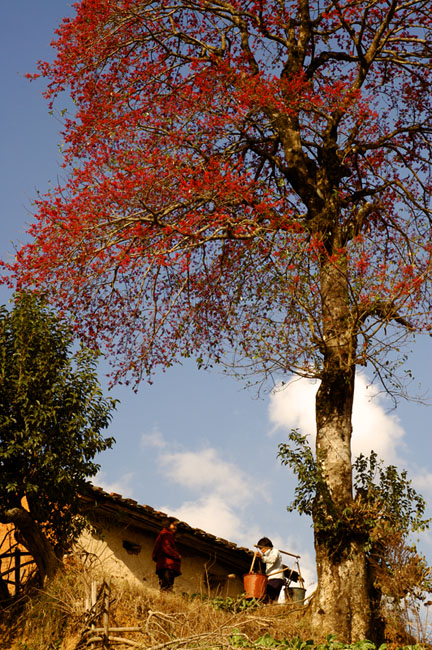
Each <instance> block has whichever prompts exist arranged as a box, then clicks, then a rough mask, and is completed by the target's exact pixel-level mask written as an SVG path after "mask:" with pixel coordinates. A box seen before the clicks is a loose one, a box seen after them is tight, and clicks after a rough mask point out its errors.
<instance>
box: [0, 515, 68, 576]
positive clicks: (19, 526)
mask: <svg viewBox="0 0 432 650" xmlns="http://www.w3.org/2000/svg"><path fill="white" fill-rule="evenodd" d="M0 519H1V520H2V521H3V522H5V523H6V522H7V523H13V524H14V525H15V527H16V532H15V538H16V540H17V542H19V543H20V544H23V546H25V547H26V549H27V550H28V552H29V553H30V554H31V555H32V556H33V559H34V561H35V562H36V566H37V568H38V571H39V576H40V579H41V582H42V583H43V582H44V580H45V578H52V577H53V576H54V575H55V573H56V571H57V569H58V568H59V566H60V564H61V562H60V560H59V559H58V557H57V556H56V554H55V553H54V549H53V547H52V544H51V543H50V542H49V540H48V539H47V538H46V537H45V535H44V534H43V532H42V531H41V529H40V528H39V526H38V524H37V523H36V522H35V521H34V520H33V518H32V516H31V515H30V513H29V512H28V511H27V510H25V509H24V508H10V509H9V510H5V511H3V512H2V513H1V515H0Z"/></svg>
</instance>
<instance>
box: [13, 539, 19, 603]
mask: <svg viewBox="0 0 432 650" xmlns="http://www.w3.org/2000/svg"><path fill="white" fill-rule="evenodd" d="M14 558H15V576H14V578H15V596H17V595H18V594H19V591H20V582H21V551H20V549H19V547H18V546H17V547H16V548H15V551H14Z"/></svg>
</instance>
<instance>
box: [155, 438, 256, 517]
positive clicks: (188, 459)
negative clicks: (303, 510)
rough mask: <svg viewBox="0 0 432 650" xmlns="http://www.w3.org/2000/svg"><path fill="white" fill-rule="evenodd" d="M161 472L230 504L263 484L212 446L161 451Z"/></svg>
mask: <svg viewBox="0 0 432 650" xmlns="http://www.w3.org/2000/svg"><path fill="white" fill-rule="evenodd" d="M159 462H160V464H161V467H162V468H163V470H164V473H165V475H166V476H167V477H168V478H170V479H171V480H173V481H175V482H176V483H178V484H179V485H180V486H182V487H183V488H188V489H190V490H194V491H195V492H202V491H204V492H206V493H207V494H215V495H217V496H218V497H220V498H222V499H224V500H225V501H226V502H227V503H229V504H230V505H232V506H234V505H237V506H241V505H243V504H246V503H248V502H250V501H251V500H252V499H253V497H254V495H255V494H258V493H260V492H261V493H263V491H264V486H263V485H259V484H258V483H257V482H256V480H255V479H254V478H253V477H251V476H248V475H247V474H246V472H244V471H243V470H241V469H240V468H239V467H238V466H237V465H235V464H234V463H231V462H229V461H226V460H224V459H223V458H222V457H221V456H220V455H219V453H218V452H217V451H216V450H215V449H212V448H207V449H203V450H201V451H196V452H194V451H183V452H175V453H165V454H161V456H160V458H159Z"/></svg>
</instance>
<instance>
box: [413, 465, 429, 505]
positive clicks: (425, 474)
mask: <svg viewBox="0 0 432 650" xmlns="http://www.w3.org/2000/svg"><path fill="white" fill-rule="evenodd" d="M412 482H413V485H414V487H415V489H416V490H418V491H419V492H420V494H421V495H422V496H424V497H426V496H429V498H432V472H429V471H427V470H417V471H416V473H415V475H414V477H413V479H412Z"/></svg>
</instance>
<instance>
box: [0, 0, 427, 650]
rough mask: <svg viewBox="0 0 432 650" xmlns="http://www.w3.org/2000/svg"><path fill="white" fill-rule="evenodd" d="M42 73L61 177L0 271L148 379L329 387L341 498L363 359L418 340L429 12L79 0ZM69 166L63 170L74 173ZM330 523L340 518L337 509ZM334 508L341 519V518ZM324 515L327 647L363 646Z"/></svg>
mask: <svg viewBox="0 0 432 650" xmlns="http://www.w3.org/2000/svg"><path fill="white" fill-rule="evenodd" d="M75 8H76V16H75V17H74V18H72V19H70V20H69V19H66V20H65V21H64V22H63V24H62V26H61V27H60V29H59V30H58V32H57V40H56V42H55V43H54V47H55V48H56V50H57V56H56V59H55V61H54V62H53V63H42V64H41V65H40V72H41V74H42V75H43V76H44V77H46V79H47V80H48V89H47V97H48V98H49V100H50V101H53V100H54V99H55V98H56V97H57V96H58V95H59V94H60V95H61V94H62V93H63V92H64V91H67V92H69V93H70V94H71V96H72V98H73V101H74V102H75V105H76V114H75V115H74V116H73V117H71V118H70V119H68V120H66V122H65V127H64V140H65V159H64V165H65V168H66V169H69V172H70V173H69V175H66V180H65V181H64V183H63V184H62V185H61V186H59V187H58V188H56V189H54V190H53V191H52V192H51V193H50V194H49V195H48V196H46V197H44V198H42V199H41V200H40V201H38V202H37V214H36V222H35V224H34V225H33V226H32V228H31V230H30V232H31V234H32V236H33V240H32V242H31V243H30V244H29V245H27V246H24V247H23V248H22V249H21V250H20V251H19V253H18V256H17V259H16V263H15V264H14V265H13V267H12V275H15V278H16V281H17V282H18V285H19V286H20V287H34V288H35V289H36V290H38V291H42V292H43V293H44V294H45V295H47V296H49V297H50V298H51V300H52V301H53V302H55V303H56V304H58V305H59V306H60V307H61V308H62V309H63V310H66V311H68V312H70V313H72V314H73V317H74V319H75V324H76V327H77V329H79V330H80V331H81V333H82V334H83V335H84V336H86V337H87V338H88V339H89V340H93V339H94V337H97V340H98V341H99V343H100V344H101V345H104V346H105V347H106V348H107V349H108V351H109V352H111V353H113V355H114V356H115V357H116V358H117V359H119V366H118V373H119V375H118V376H121V375H122V374H124V373H131V374H132V375H133V377H134V378H135V380H137V381H139V380H140V379H141V378H142V377H143V376H150V375H151V374H152V372H153V370H154V369H155V368H156V367H157V366H163V367H168V366H170V365H171V364H172V363H173V362H174V361H175V360H176V359H179V358H180V357H191V356H192V357H193V356H194V357H195V358H196V359H197V362H198V364H199V365H204V366H205V365H207V364H209V363H214V362H216V363H217V362H226V363H229V364H231V365H232V366H234V367H235V368H236V371H237V372H239V373H241V372H243V373H244V374H245V375H248V374H249V373H251V374H254V375H255V376H258V377H260V378H263V379H265V378H266V377H268V376H269V375H277V376H282V375H284V374H286V373H296V374H299V375H301V376H305V377H317V378H319V379H320V380H321V384H320V388H319V390H318V394H317V400H316V421H317V442H316V446H317V448H316V451H317V458H318V459H319V462H320V463H321V467H322V476H323V477H324V480H325V482H326V486H327V489H328V494H329V499H330V502H326V503H325V504H321V505H322V508H324V509H325V512H324V518H327V521H328V520H330V519H334V524H335V526H337V525H339V524H338V521H339V519H338V517H343V513H344V512H345V510H346V508H348V507H349V506H350V503H351V501H352V472H351V450H350V440H351V411H352V401H353V393H354V375H355V368H356V366H357V365H359V364H360V365H366V364H370V365H371V366H372V367H373V368H374V369H375V370H376V371H377V372H378V374H379V375H380V377H382V378H383V379H384V380H386V372H385V368H386V365H385V364H386V361H385V355H386V353H387V352H388V351H389V350H391V349H393V348H394V347H395V346H396V345H399V342H400V341H401V340H402V339H404V338H405V337H406V336H407V335H409V334H410V333H411V332H413V331H419V330H420V331H421V330H424V329H426V330H427V329H429V328H430V327H431V322H430V313H431V305H430V279H431V252H432V246H431V204H430V196H431V163H430V161H431V160H432V145H431V133H432V120H431V116H432V113H431V108H432V106H431V94H430V88H431V86H432V46H431V43H432V18H431V15H432V14H431V11H430V2H429V0H410V2H408V1H406V0H374V1H371V0H321V1H320V2H318V0H283V1H281V0H170V1H169V2H168V1H167V0H158V1H157V2H155V1H151V0H115V1H113V0H80V1H78V2H77V3H76V5H75ZM65 173H66V172H65ZM335 513H336V514H335ZM337 513H339V514H337ZM322 515H323V513H322V512H321V513H320V518H319V519H318V518H317V519H316V520H315V546H316V553H317V570H318V580H319V586H318V591H317V594H316V597H315V599H314V601H313V608H314V625H315V628H316V630H318V631H319V632H334V631H337V632H338V634H339V636H340V637H341V638H344V639H346V640H350V639H358V638H362V637H367V636H369V635H370V633H371V630H370V622H371V617H370V615H371V612H370V608H369V603H370V600H369V595H368V594H369V591H368V589H369V582H368V572H367V564H366V562H365V555H364V549H363V547H362V544H361V540H359V539H357V538H356V536H355V535H354V534H352V535H350V534H349V531H348V532H347V529H346V527H345V528H341V531H342V530H343V531H344V532H343V536H342V532H341V536H342V537H341V539H342V540H343V543H341V544H339V545H338V552H337V553H335V551H334V549H333V548H332V546H331V544H329V543H328V539H327V537H326V535H325V534H324V533H323V531H322V529H321V528H320V525H319V521H322Z"/></svg>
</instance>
